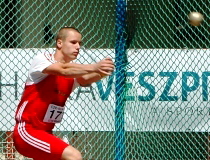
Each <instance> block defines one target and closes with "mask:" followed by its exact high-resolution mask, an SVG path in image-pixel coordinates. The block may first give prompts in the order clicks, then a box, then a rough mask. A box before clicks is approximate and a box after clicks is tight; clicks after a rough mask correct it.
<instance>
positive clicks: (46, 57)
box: [34, 53, 55, 63]
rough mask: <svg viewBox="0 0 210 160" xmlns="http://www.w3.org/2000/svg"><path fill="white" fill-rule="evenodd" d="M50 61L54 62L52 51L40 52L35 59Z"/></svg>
mask: <svg viewBox="0 0 210 160" xmlns="http://www.w3.org/2000/svg"><path fill="white" fill-rule="evenodd" d="M46 60H47V61H49V62H51V63H54V62H55V60H54V56H53V54H50V53H39V54H37V55H36V56H35V57H34V61H46Z"/></svg>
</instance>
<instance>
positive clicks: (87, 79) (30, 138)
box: [13, 27, 114, 160]
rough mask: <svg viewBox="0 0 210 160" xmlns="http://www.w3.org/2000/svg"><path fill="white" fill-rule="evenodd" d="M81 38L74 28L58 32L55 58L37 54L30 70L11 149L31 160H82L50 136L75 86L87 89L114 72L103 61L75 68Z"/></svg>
mask: <svg viewBox="0 0 210 160" xmlns="http://www.w3.org/2000/svg"><path fill="white" fill-rule="evenodd" d="M81 39H82V36H81V34H80V32H79V31H78V30H77V29H75V28H73V27H64V28H61V29H60V30H59V32H58V34H57V37H56V51H55V53H54V54H47V53H45V54H38V55H37V56H36V57H35V58H34V60H33V62H32V64H31V68H30V69H29V75H28V78H27V80H26V84H25V89H24V92H23V95H22V98H21V100H20V103H19V105H18V107H17V111H16V115H15V120H16V125H15V128H14V134H13V139H14V145H15V148H16V149H17V151H18V152H19V153H20V154H22V155H24V156H26V157H30V158H33V159H34V160H81V159H82V155H81V153H80V152H79V151H78V150H77V149H75V148H74V147H72V146H71V145H69V144H67V143H65V142H64V141H63V140H61V139H59V138H58V137H56V136H55V135H53V134H52V130H53V128H54V126H55V123H59V122H61V120H62V116H63V114H64V106H65V102H66V100H67V98H68V97H69V95H70V94H71V92H72V91H73V90H74V89H75V88H76V87H77V86H88V85H90V84H91V83H93V82H96V81H98V80H100V79H101V78H103V77H104V76H107V75H110V74H111V73H112V72H113V70H114V63H113V61H112V60H111V59H110V58H105V59H103V60H101V61H99V62H98V63H95V64H77V63H73V62H72V61H73V60H75V59H76V58H77V55H78V54H79V49H80V45H81Z"/></svg>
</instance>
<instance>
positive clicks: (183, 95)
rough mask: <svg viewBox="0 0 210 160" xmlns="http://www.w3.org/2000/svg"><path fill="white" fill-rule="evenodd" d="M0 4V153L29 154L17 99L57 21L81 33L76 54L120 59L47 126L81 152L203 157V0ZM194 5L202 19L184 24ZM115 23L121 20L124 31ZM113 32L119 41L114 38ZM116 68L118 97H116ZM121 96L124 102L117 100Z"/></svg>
mask: <svg viewBox="0 0 210 160" xmlns="http://www.w3.org/2000/svg"><path fill="white" fill-rule="evenodd" d="M122 4H126V6H125V7H126V8H124V9H125V12H123V14H122V15H121V16H120V15H119V14H117V9H120V11H119V12H121V11H122V9H123V8H122V6H121V5H122ZM0 5H1V10H0V16H1V19H0V22H1V23H0V31H1V34H0V40H1V43H0V46H1V50H0V64H1V66H0V106H1V107H0V122H1V123H0V126H1V127H0V128H1V131H0V139H1V143H0V144H1V145H0V156H1V158H0V159H29V158H27V157H23V156H22V155H20V154H18V153H17V152H16V150H15V148H14V146H13V141H12V130H13V126H14V115H15V110H16V106H17V104H18V102H19V100H20V97H21V93H22V91H23V86H24V82H25V80H26V77H27V71H28V69H29V67H30V62H31V60H32V58H33V57H34V56H35V55H37V54H39V53H44V52H51V53H53V52H54V50H55V49H54V47H55V41H54V38H55V34H56V32H57V31H58V30H59V29H60V28H61V27H63V26H74V27H76V28H78V29H79V30H80V32H81V33H82V35H83V47H82V48H81V51H80V55H79V57H78V60H77V62H79V63H95V62H97V61H99V60H101V59H103V58H104V57H107V56H109V57H112V58H113V59H115V60H117V59H118V60H119V61H121V62H122V63H123V64H119V63H116V64H117V67H118V68H119V70H118V71H116V73H114V74H113V75H111V76H109V77H106V78H105V79H103V80H101V81H99V82H97V83H94V84H92V85H91V86H90V87H86V88H77V89H76V90H75V92H74V93H73V94H72V95H71V96H70V97H69V100H68V101H67V104H66V113H65V115H64V118H63V121H62V123H61V124H59V125H57V126H56V128H55V129H54V133H55V134H56V135H57V136H58V137H60V138H62V139H63V140H64V141H66V142H68V143H70V144H71V145H73V146H74V147H76V148H78V149H79V150H80V151H81V153H82V155H83V157H84V159H119V160H121V159H207V158H209V134H208V133H209V130H210V127H209V114H210V110H209V105H208V102H209V87H208V86H209V80H208V79H209V78H208V77H209V76H210V72H209V65H208V62H209V57H210V50H209V44H210V43H209V42H210V41H209V39H210V37H209V35H210V34H209V13H210V12H209V6H210V1H209V0H190V1H189V0H170V1H163V0H159V1H157V0H150V1H140V0H127V1H125V0H117V1H116V0H106V1H103V0H80V1H73V0H69V1H59V0H33V1H32V0H25V1H22V0H13V1H9V0H2V1H0ZM192 11H196V12H200V13H202V14H203V15H204V21H203V22H202V24H201V25H200V26H192V25H191V24H190V23H189V20H188V14H189V13H190V12H192ZM121 13H122V12H121ZM123 23H125V24H123ZM116 24H118V27H119V26H121V27H122V26H123V27H125V28H122V29H123V31H122V32H123V33H122V35H120V34H121V30H119V28H116V26H117V25H116ZM119 36H122V37H121V38H122V39H123V40H124V41H125V42H124V41H119V44H117V43H116V41H117V39H118V38H119ZM124 43H125V44H124ZM116 45H122V46H123V45H124V46H126V50H125V52H123V53H124V55H123V56H122V55H120V57H119V55H118V54H116V55H115V53H118V52H121V51H122V50H121V49H124V48H120V47H116ZM117 56H118V57H117ZM120 58H121V60H120ZM122 58H123V59H122ZM125 58H127V59H126V60H125ZM120 68H122V70H120ZM121 71H123V72H125V73H126V74H124V73H123V75H124V76H126V77H124V78H126V81H125V82H124V85H122V86H121V87H125V90H120V91H123V93H122V94H121V96H122V97H120V96H116V93H118V92H119V90H118V89H119V88H120V86H118V87H116V86H117V85H118V84H116V82H120V81H118V80H119V78H122V77H121V76H119V75H120V72H121ZM124 91H125V93H124ZM118 98H120V100H121V101H123V103H116V102H117V100H119V99H118ZM119 104H120V105H123V106H119ZM116 113H119V114H120V118H119V117H118V115H117V114H116ZM120 120H123V121H122V123H123V125H122V123H121V124H120V125H119V123H120ZM116 121H117V122H119V123H116ZM118 127H120V130H118ZM118 131H119V132H118ZM119 138H122V139H120V140H119ZM120 146H122V147H120ZM119 154H121V156H120V155H119Z"/></svg>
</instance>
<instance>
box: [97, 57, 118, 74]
mask: <svg viewBox="0 0 210 160" xmlns="http://www.w3.org/2000/svg"><path fill="white" fill-rule="evenodd" d="M96 67H97V72H98V73H99V74H101V75H103V76H108V75H111V73H112V72H113V71H114V68H115V67H114V62H113V61H112V59H111V58H109V57H107V58H104V59H102V60H101V61H99V62H98V63H96Z"/></svg>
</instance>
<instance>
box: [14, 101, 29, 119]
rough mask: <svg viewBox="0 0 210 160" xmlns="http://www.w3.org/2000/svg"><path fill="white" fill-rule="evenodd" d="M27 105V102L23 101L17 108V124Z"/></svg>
mask: <svg viewBox="0 0 210 160" xmlns="http://www.w3.org/2000/svg"><path fill="white" fill-rule="evenodd" d="M27 103H28V101H25V102H24V103H23V104H22V105H21V106H20V108H19V110H18V113H17V115H16V119H17V120H18V121H19V122H21V116H22V114H23V111H24V109H25V107H26V105H27Z"/></svg>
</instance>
